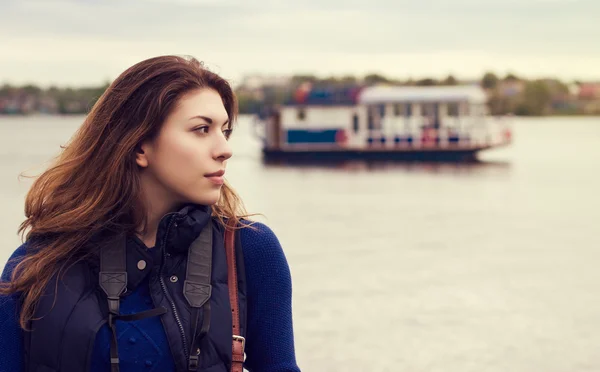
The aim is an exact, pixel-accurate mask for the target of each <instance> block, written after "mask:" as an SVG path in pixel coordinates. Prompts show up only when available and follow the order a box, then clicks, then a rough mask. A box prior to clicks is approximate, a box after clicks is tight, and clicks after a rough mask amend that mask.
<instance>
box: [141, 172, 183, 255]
mask: <svg viewBox="0 0 600 372" xmlns="http://www.w3.org/2000/svg"><path fill="white" fill-rule="evenodd" d="M142 185H143V186H142V198H143V202H144V206H145V210H146V226H145V228H144V227H143V226H140V227H139V228H138V230H137V235H138V237H139V238H140V239H141V240H142V241H143V242H144V244H146V246H147V247H149V248H150V247H154V246H155V245H156V234H157V232H158V225H159V224H160V220H161V219H162V217H163V216H164V215H165V214H167V213H169V212H173V211H175V210H177V207H178V203H177V202H176V201H175V200H174V198H173V197H171V195H167V194H168V193H167V192H166V191H165V190H164V189H163V188H162V187H160V186H158V185H156V184H155V183H152V182H142Z"/></svg>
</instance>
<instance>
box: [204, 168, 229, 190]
mask: <svg viewBox="0 0 600 372" xmlns="http://www.w3.org/2000/svg"><path fill="white" fill-rule="evenodd" d="M224 174H225V171H224V170H220V171H218V172H214V173H209V174H206V175H204V177H206V178H207V179H208V180H209V181H210V182H212V183H213V184H215V185H216V186H218V187H220V186H222V185H223V184H224V183H225V180H224V179H223V175H224Z"/></svg>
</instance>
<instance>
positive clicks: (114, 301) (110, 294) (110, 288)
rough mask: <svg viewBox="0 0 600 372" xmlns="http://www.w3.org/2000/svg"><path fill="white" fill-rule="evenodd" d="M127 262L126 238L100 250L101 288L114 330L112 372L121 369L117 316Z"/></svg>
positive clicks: (113, 241)
mask: <svg viewBox="0 0 600 372" xmlns="http://www.w3.org/2000/svg"><path fill="white" fill-rule="evenodd" d="M126 265H127V262H126V252H125V239H124V238H122V237H119V238H118V239H115V240H112V241H111V242H110V243H109V244H106V245H105V246H104V247H102V249H101V250H100V288H102V290H103V291H104V293H106V297H107V299H108V326H109V327H110V329H111V331H112V337H111V340H110V365H111V372H118V371H119V352H118V350H117V327H116V324H115V320H116V318H117V317H118V316H119V305H120V301H121V298H120V297H121V294H123V292H124V291H125V288H126V287H127V266H126Z"/></svg>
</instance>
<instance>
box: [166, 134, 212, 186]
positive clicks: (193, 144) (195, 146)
mask: <svg viewBox="0 0 600 372" xmlns="http://www.w3.org/2000/svg"><path fill="white" fill-rule="evenodd" d="M189 137H192V136H189ZM198 142H199V141H194V139H193V137H192V138H187V137H186V136H177V137H171V138H164V140H163V141H162V142H161V143H160V147H159V151H158V153H157V154H156V158H155V174H156V176H157V178H158V179H159V181H160V182H162V183H164V184H166V185H170V186H171V187H173V188H176V189H177V188H180V187H189V186H192V185H194V184H195V183H197V182H199V181H200V180H201V179H202V177H203V175H204V173H206V170H205V169H203V168H204V167H203V166H202V165H203V163H204V162H205V160H203V157H204V156H205V154H203V148H202V147H201V146H200V144H199V143H198Z"/></svg>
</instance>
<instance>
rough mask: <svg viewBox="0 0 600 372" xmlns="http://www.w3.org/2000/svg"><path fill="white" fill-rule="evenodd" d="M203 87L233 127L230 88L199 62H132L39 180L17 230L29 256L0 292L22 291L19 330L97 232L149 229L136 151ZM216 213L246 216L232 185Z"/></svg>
mask: <svg viewBox="0 0 600 372" xmlns="http://www.w3.org/2000/svg"><path fill="white" fill-rule="evenodd" d="M201 88H211V89H214V90H215V91H217V92H218V93H219V95H220V96H221V98H222V100H223V105H224V106H225V109H226V111H227V114H228V115H229V119H230V122H231V123H233V122H234V120H235V118H236V116H237V102H236V99H235V95H234V93H233V91H232V89H231V87H230V85H229V83H228V82H227V81H226V80H224V79H222V78H221V77H219V76H218V75H217V74H215V73H213V72H210V71H209V70H207V69H206V68H205V67H204V66H203V65H202V63H200V62H198V61H197V60H196V59H194V58H183V57H179V56H161V57H156V58H151V59H147V60H145V61H142V62H140V63H137V64H135V65H134V66H132V67H130V68H129V69H127V70H125V71H124V72H123V73H122V74H121V75H120V76H119V77H118V78H117V79H116V80H115V81H114V82H113V83H112V84H111V85H110V86H109V87H108V88H107V89H106V91H105V92H104V94H103V95H102V96H101V97H100V98H99V99H98V101H97V102H96V104H95V105H94V107H93V108H92V109H91V111H90V112H89V114H88V115H87V117H86V118H85V121H84V122H83V125H82V126H81V127H80V128H79V130H78V131H77V132H76V133H75V135H74V136H73V137H72V138H71V140H70V142H69V143H68V145H67V146H65V147H64V148H63V151H62V152H61V154H60V155H59V156H58V157H57V158H56V159H55V162H54V164H53V165H51V166H50V167H49V168H48V169H47V170H46V171H45V172H43V173H42V174H41V175H40V176H39V177H38V178H37V179H36V180H35V182H34V183H33V185H32V187H31V189H30V190H29V193H28V194H27V198H26V201H25V217H26V219H25V221H24V222H23V223H22V224H21V226H20V228H19V233H20V234H21V235H22V236H23V235H25V232H26V231H27V230H28V231H27V233H26V240H27V242H28V244H27V249H28V252H27V255H26V256H25V257H24V258H23V260H22V261H21V262H20V263H19V264H18V265H17V266H16V267H15V269H14V271H13V274H12V278H11V281H10V282H6V283H0V294H3V295H7V294H14V293H21V296H22V301H23V302H22V308H21V314H20V324H21V327H23V328H26V327H27V324H28V322H29V320H31V319H32V318H33V315H34V313H35V305H36V303H37V300H38V299H39V298H40V296H41V294H42V293H43V291H44V289H45V287H46V286H47V285H48V283H49V281H50V279H51V278H52V276H54V275H57V274H58V275H60V274H61V273H63V272H64V271H65V270H66V268H67V265H68V264H70V263H73V262H74V261H75V260H77V259H81V258H82V257H85V256H87V255H89V254H90V252H86V251H85V246H86V245H85V244H86V242H89V241H90V239H92V238H93V237H94V236H95V234H98V233H100V232H105V231H109V232H111V233H123V232H126V233H132V232H134V231H135V230H136V229H139V228H140V226H141V227H143V228H145V226H146V220H145V215H146V213H143V211H144V210H145V208H144V205H143V203H142V202H141V197H140V178H139V172H138V171H137V164H136V162H135V153H136V149H137V148H138V147H139V146H140V145H141V143H142V142H143V141H145V140H148V139H153V138H155V137H156V136H157V135H158V132H159V130H160V128H161V125H162V124H163V122H164V121H165V119H166V117H167V116H168V115H169V114H170V112H171V111H172V110H173V108H174V107H175V105H176V104H177V101H178V99H179V98H180V97H181V96H182V95H184V94H185V93H187V92H189V91H191V90H195V89H201ZM140 211H142V212H140ZM134 212H135V213H134ZM213 213H214V214H215V215H216V217H217V218H219V219H220V220H221V221H223V219H224V218H228V219H233V220H234V221H235V222H238V221H239V219H240V218H241V217H245V216H247V214H246V213H245V210H244V207H243V205H242V203H241V200H240V198H239V197H238V195H237V194H236V193H235V192H234V190H233V189H232V188H231V187H230V186H229V184H227V183H226V184H225V185H224V186H223V188H222V191H221V197H220V200H219V202H218V203H217V204H216V205H214V206H213ZM37 238H40V239H37Z"/></svg>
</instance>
